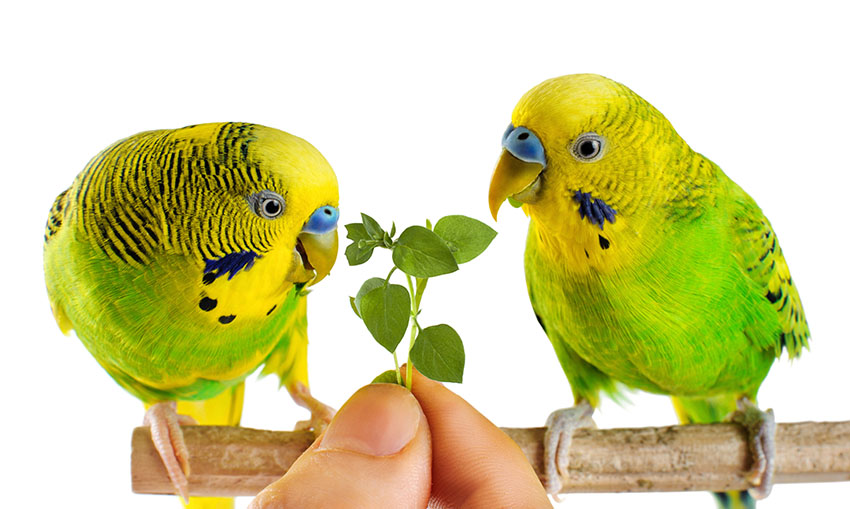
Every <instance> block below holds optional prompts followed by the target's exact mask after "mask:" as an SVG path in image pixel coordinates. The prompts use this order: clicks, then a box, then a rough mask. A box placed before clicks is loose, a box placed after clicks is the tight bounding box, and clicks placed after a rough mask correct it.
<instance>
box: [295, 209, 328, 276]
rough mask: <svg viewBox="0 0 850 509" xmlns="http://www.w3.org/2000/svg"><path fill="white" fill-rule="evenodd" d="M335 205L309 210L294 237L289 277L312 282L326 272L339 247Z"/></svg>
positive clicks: (325, 274) (326, 273)
mask: <svg viewBox="0 0 850 509" xmlns="http://www.w3.org/2000/svg"><path fill="white" fill-rule="evenodd" d="M338 221H339V209H337V208H336V207H334V206H332V205H325V206H323V207H319V208H317V209H316V210H315V211H313V214H312V215H311V216H310V218H309V219H308V220H307V222H306V223H305V224H304V227H303V228H302V229H301V233H299V234H298V238H297V240H296V241H295V253H293V256H295V257H296V258H298V257H300V259H296V260H295V265H294V267H295V268H294V269H293V271H292V273H291V274H290V277H289V278H288V279H289V280H290V281H292V282H294V283H305V282H306V283H307V286H313V285H314V284H316V283H318V282H319V281H321V280H322V279H324V278H325V276H327V275H328V274H329V273H330V271H331V268H332V267H333V266H334V262H335V261H336V254H337V251H338V248H339V236H338V235H337V222H338Z"/></svg>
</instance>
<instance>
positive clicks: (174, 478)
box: [143, 401, 198, 504]
mask: <svg viewBox="0 0 850 509" xmlns="http://www.w3.org/2000/svg"><path fill="white" fill-rule="evenodd" d="M143 424H144V425H145V426H150V428H151V439H152V440H153V444H154V447H156V450H157V452H159V457H160V458H161V459H162V464H163V465H164V466H165V471H166V473H168V478H169V479H170V480H171V484H173V485H174V489H175V491H176V492H177V494H179V495H180V497H182V498H183V500H184V501H185V502H186V503H187V504H188V503H189V480H188V476H189V450H188V448H187V447H186V442H185V441H184V440H183V430H182V429H180V426H181V425H194V424H198V423H197V421H195V419H193V418H192V417H190V416H188V415H179V414H177V403H176V402H174V401H163V402H160V403H156V404H154V405H151V407H150V408H149V409H148V411H147V412H145V420H144V422H143Z"/></svg>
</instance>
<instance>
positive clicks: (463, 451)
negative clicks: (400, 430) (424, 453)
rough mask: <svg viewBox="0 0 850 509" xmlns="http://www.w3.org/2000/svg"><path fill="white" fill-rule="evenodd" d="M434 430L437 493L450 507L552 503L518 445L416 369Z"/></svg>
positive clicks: (416, 388) (418, 392) (416, 390)
mask: <svg viewBox="0 0 850 509" xmlns="http://www.w3.org/2000/svg"><path fill="white" fill-rule="evenodd" d="M412 390H413V394H414V396H416V398H417V400H419V404H420V405H421V407H422V410H423V411H424V412H425V416H426V417H427V419H428V425H429V427H430V430H431V442H432V454H433V467H432V477H433V478H432V483H433V486H434V488H433V492H432V497H434V499H435V500H436V501H437V502H438V503H441V504H443V505H444V506H446V507H551V502H550V501H549V498H548V497H547V495H546V492H545V490H544V488H543V485H542V484H541V483H540V480H539V478H538V477H537V474H535V472H534V469H533V468H532V466H531V464H530V463H529V462H528V459H527V458H526V457H525V454H524V453H523V452H522V450H521V449H520V448H519V446H518V445H517V444H516V443H515V442H514V441H513V440H511V438H510V437H509V436H508V435H506V434H505V433H504V432H503V431H502V430H500V429H499V428H498V427H496V426H495V425H494V424H493V423H492V422H490V421H489V420H488V419H487V418H486V417H484V416H483V415H482V414H481V413H480V412H478V410H476V409H475V408H474V407H473V406H472V405H470V404H469V403H468V402H467V401H465V400H464V399H463V398H461V397H460V396H458V395H457V394H455V393H453V392H452V391H450V390H449V389H448V388H447V387H445V386H444V385H443V384H441V383H439V382H435V381H433V380H430V379H428V378H427V377H425V376H423V375H422V374H420V373H419V372H418V371H416V369H415V368H414V370H413V389H412Z"/></svg>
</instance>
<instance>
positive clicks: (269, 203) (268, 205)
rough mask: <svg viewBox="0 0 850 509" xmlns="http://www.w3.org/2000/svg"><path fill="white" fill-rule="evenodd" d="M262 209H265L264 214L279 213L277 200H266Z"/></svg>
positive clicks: (272, 214)
mask: <svg viewBox="0 0 850 509" xmlns="http://www.w3.org/2000/svg"><path fill="white" fill-rule="evenodd" d="M263 209H264V210H265V211H266V215H269V216H276V215H278V214H280V203H278V202H277V200H266V202H265V203H264V204H263Z"/></svg>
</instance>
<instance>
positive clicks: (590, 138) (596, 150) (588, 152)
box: [572, 133, 605, 163]
mask: <svg viewBox="0 0 850 509" xmlns="http://www.w3.org/2000/svg"><path fill="white" fill-rule="evenodd" d="M604 149H605V139H604V138H603V137H602V136H599V135H598V134H596V133H584V134H582V135H580V136H579V137H578V138H576V141H575V142H574V143H573V146H572V153H573V157H575V158H576V160H578V161H581V162H583V163H592V162H593V161H597V160H599V159H601V158H602V156H603V155H604V152H605V150H604Z"/></svg>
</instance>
